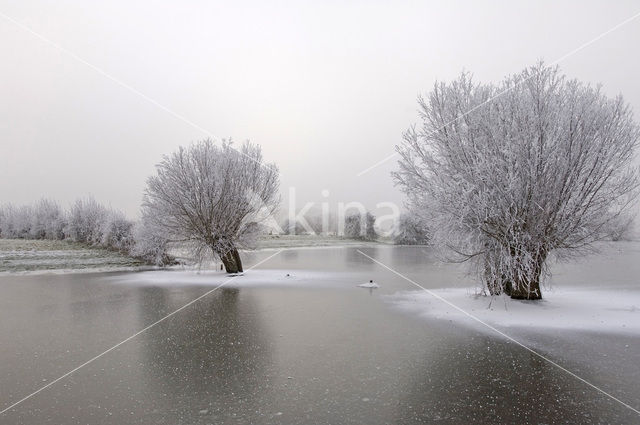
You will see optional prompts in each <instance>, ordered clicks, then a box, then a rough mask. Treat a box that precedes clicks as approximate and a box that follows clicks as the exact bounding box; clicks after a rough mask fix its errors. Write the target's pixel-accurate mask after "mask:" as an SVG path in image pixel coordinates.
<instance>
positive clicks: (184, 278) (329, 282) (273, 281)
mask: <svg viewBox="0 0 640 425" xmlns="http://www.w3.org/2000/svg"><path fill="white" fill-rule="evenodd" d="M104 279H105V280H107V281H109V282H111V283H116V284H125V285H135V286H179V285H187V286H190V285H191V286H192V285H197V286H219V285H222V284H224V286H225V287H256V286H322V287H347V286H348V283H349V282H353V280H354V277H353V276H352V275H351V274H350V273H344V272H326V271H311V270H304V271H302V270H296V274H293V273H292V272H291V271H290V270H284V269H255V270H248V271H245V272H244V273H243V274H241V275H235V276H232V275H229V274H227V273H225V272H221V271H212V270H207V271H200V272H198V271H197V270H180V269H173V270H158V271H148V272H141V273H131V274H126V275H118V276H108V277H105V278H104Z"/></svg>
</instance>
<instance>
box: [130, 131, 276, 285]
mask: <svg viewBox="0 0 640 425" xmlns="http://www.w3.org/2000/svg"><path fill="white" fill-rule="evenodd" d="M156 171H157V173H156V175H154V176H152V177H150V178H149V179H148V181H147V189H146V191H145V195H144V200H143V205H142V213H143V222H144V223H145V224H146V225H147V226H148V227H150V228H153V229H155V231H160V232H162V233H163V235H164V237H166V238H167V239H168V240H169V241H173V242H179V243H182V244H185V245H186V246H187V247H190V248H191V249H192V250H193V251H194V254H195V255H196V257H197V258H199V259H202V258H203V257H204V255H205V254H206V253H207V252H210V253H212V254H213V255H214V256H215V257H218V258H220V259H221V260H222V262H223V264H224V266H225V269H226V271H227V272H228V273H238V272H242V271H243V268H242V261H241V259H240V255H239V254H238V249H239V248H248V247H250V246H251V245H252V243H253V241H254V240H255V236H256V235H257V233H258V231H259V229H260V223H261V222H263V221H264V220H265V219H267V218H268V217H269V216H270V215H271V214H272V213H273V212H274V211H275V209H276V208H277V207H278V204H279V201H280V198H279V194H278V188H279V177H278V169H277V167H276V166H275V165H273V164H265V163H263V161H262V152H261V149H260V147H259V146H257V145H253V144H251V143H249V142H246V143H244V144H243V145H242V146H241V147H240V148H239V149H235V148H234V147H233V146H232V145H231V143H230V142H226V141H223V143H222V145H221V146H217V145H216V144H214V143H213V142H212V141H211V140H204V141H201V142H197V143H194V144H192V145H191V146H189V147H187V148H182V147H181V148H179V149H178V150H177V151H176V152H174V153H173V154H171V155H169V156H165V157H164V159H163V160H162V162H160V163H159V164H158V165H156Z"/></svg>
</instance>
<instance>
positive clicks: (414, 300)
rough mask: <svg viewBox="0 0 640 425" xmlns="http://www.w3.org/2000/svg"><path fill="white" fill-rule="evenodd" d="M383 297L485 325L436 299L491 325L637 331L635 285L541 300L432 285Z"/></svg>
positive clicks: (432, 314) (410, 308)
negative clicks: (429, 288) (439, 287)
mask: <svg viewBox="0 0 640 425" xmlns="http://www.w3.org/2000/svg"><path fill="white" fill-rule="evenodd" d="M430 291H431V292H432V294H431V293H428V292H425V291H408V292H398V293H396V294H393V295H388V296H385V297H384V298H385V300H386V301H388V302H389V303H391V304H392V305H394V306H396V307H398V308H400V309H402V310H404V311H407V312H410V313H412V314H417V315H419V316H421V317H424V318H428V319H440V320H450V321H456V322H460V323H463V324H467V325H470V326H478V327H481V328H484V329H486V330H489V329H488V328H487V327H485V326H482V325H481V324H480V323H478V322H477V321H475V320H473V319H472V318H470V317H468V316H467V315H465V314H464V313H463V312H461V311H459V310H457V309H456V308H455V307H452V306H451V305H448V304H447V303H446V302H444V301H442V300H441V299H438V298H437V297H436V296H434V295H437V296H438V297H441V298H443V299H444V300H446V301H448V302H450V303H451V304H453V305H455V306H457V307H459V308H460V309H462V310H464V311H466V312H467V313H469V314H470V315H472V316H474V317H476V318H478V319H479V320H481V321H483V322H485V323H487V324H489V325H491V326H495V327H497V328H498V329H503V328H505V327H522V328H551V329H579V330H588V331H603V332H620V333H634V334H640V290H639V289H616V290H602V289H585V288H562V289H554V290H552V291H546V292H545V293H543V297H544V298H543V299H542V300H540V301H520V300H512V299H510V298H508V297H502V296H501V297H494V298H491V297H488V296H484V295H478V294H473V293H472V292H471V291H470V290H468V289H458V288H455V289H433V290H430Z"/></svg>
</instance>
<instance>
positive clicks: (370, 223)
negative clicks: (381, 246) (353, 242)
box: [344, 212, 378, 240]
mask: <svg viewBox="0 0 640 425" xmlns="http://www.w3.org/2000/svg"><path fill="white" fill-rule="evenodd" d="M375 223H376V217H375V216H374V215H373V214H371V213H370V212H367V213H365V214H357V213H355V214H350V215H348V216H346V217H345V218H344V236H345V237H347V238H351V239H363V240H376V239H377V238H378V234H377V232H376V229H375Z"/></svg>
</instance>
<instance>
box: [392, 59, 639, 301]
mask: <svg viewBox="0 0 640 425" xmlns="http://www.w3.org/2000/svg"><path fill="white" fill-rule="evenodd" d="M419 105H420V116H421V119H422V126H421V127H419V128H417V129H416V128H412V129H410V130H409V131H407V132H406V133H405V135H404V141H403V143H402V144H401V145H399V146H398V147H397V150H398V152H399V153H400V155H401V157H402V158H401V160H400V170H399V172H397V173H395V175H394V177H395V180H396V182H397V183H398V184H399V185H400V186H401V188H402V189H403V191H404V192H405V193H406V194H407V195H408V198H409V200H410V202H411V203H412V204H413V205H414V206H415V207H418V208H421V209H422V210H423V211H425V212H428V213H429V214H430V216H431V220H432V221H433V223H432V224H431V226H430V227H431V228H432V229H433V230H434V235H433V237H434V242H439V243H440V244H441V245H443V246H446V247H448V248H450V250H451V251H450V252H452V253H453V255H452V256H451V257H450V258H453V259H455V260H459V261H465V260H472V261H473V263H474V264H475V265H476V267H477V269H476V270H477V271H478V272H479V276H480V277H481V279H482V280H483V281H484V283H485V285H486V287H487V288H488V289H489V291H490V292H491V293H492V294H499V293H502V292H506V293H507V294H508V295H510V296H511V297H512V298H520V299H538V298H541V297H542V294H541V290H540V283H541V278H542V277H543V276H544V274H545V270H546V267H545V265H546V263H547V259H548V256H549V254H550V253H551V252H552V251H553V252H554V255H558V256H560V257H561V256H567V255H571V253H574V254H575V253H576V252H580V250H581V249H584V248H587V247H589V246H590V244H591V243H593V242H594V241H597V240H599V239H602V238H603V237H604V236H605V235H606V233H608V227H609V226H608V224H609V223H610V222H611V221H612V220H616V219H617V217H618V216H619V215H620V214H621V213H623V212H625V210H626V209H628V208H629V206H630V205H631V204H632V202H634V199H635V197H636V195H637V188H638V170H637V168H635V167H634V166H633V158H634V151H635V148H636V145H637V144H638V139H639V136H640V132H639V129H638V125H637V124H636V123H635V122H634V120H633V117H632V112H631V110H630V108H629V106H628V105H627V104H626V103H625V102H624V101H623V99H622V97H620V96H618V97H616V98H608V97H606V96H605V95H604V94H603V93H602V92H601V91H600V89H599V88H593V87H591V86H589V85H586V84H583V83H580V82H578V81H576V80H570V79H567V78H566V77H565V76H563V75H562V74H561V73H560V72H559V71H558V69H557V68H551V69H550V68H547V67H545V66H544V64H542V63H540V64H538V65H536V66H534V67H531V68H528V69H526V70H524V71H523V72H521V73H520V74H517V75H514V76H511V77H508V78H506V79H505V80H504V81H502V82H501V83H500V84H478V83H475V82H473V81H472V79H471V77H470V76H469V75H468V74H466V73H463V74H462V75H461V76H460V77H459V78H458V79H457V80H455V81H453V82H452V83H449V84H446V83H437V84H436V85H435V87H434V88H433V90H432V91H431V93H430V94H429V96H428V97H427V98H426V99H425V98H420V99H419Z"/></svg>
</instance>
